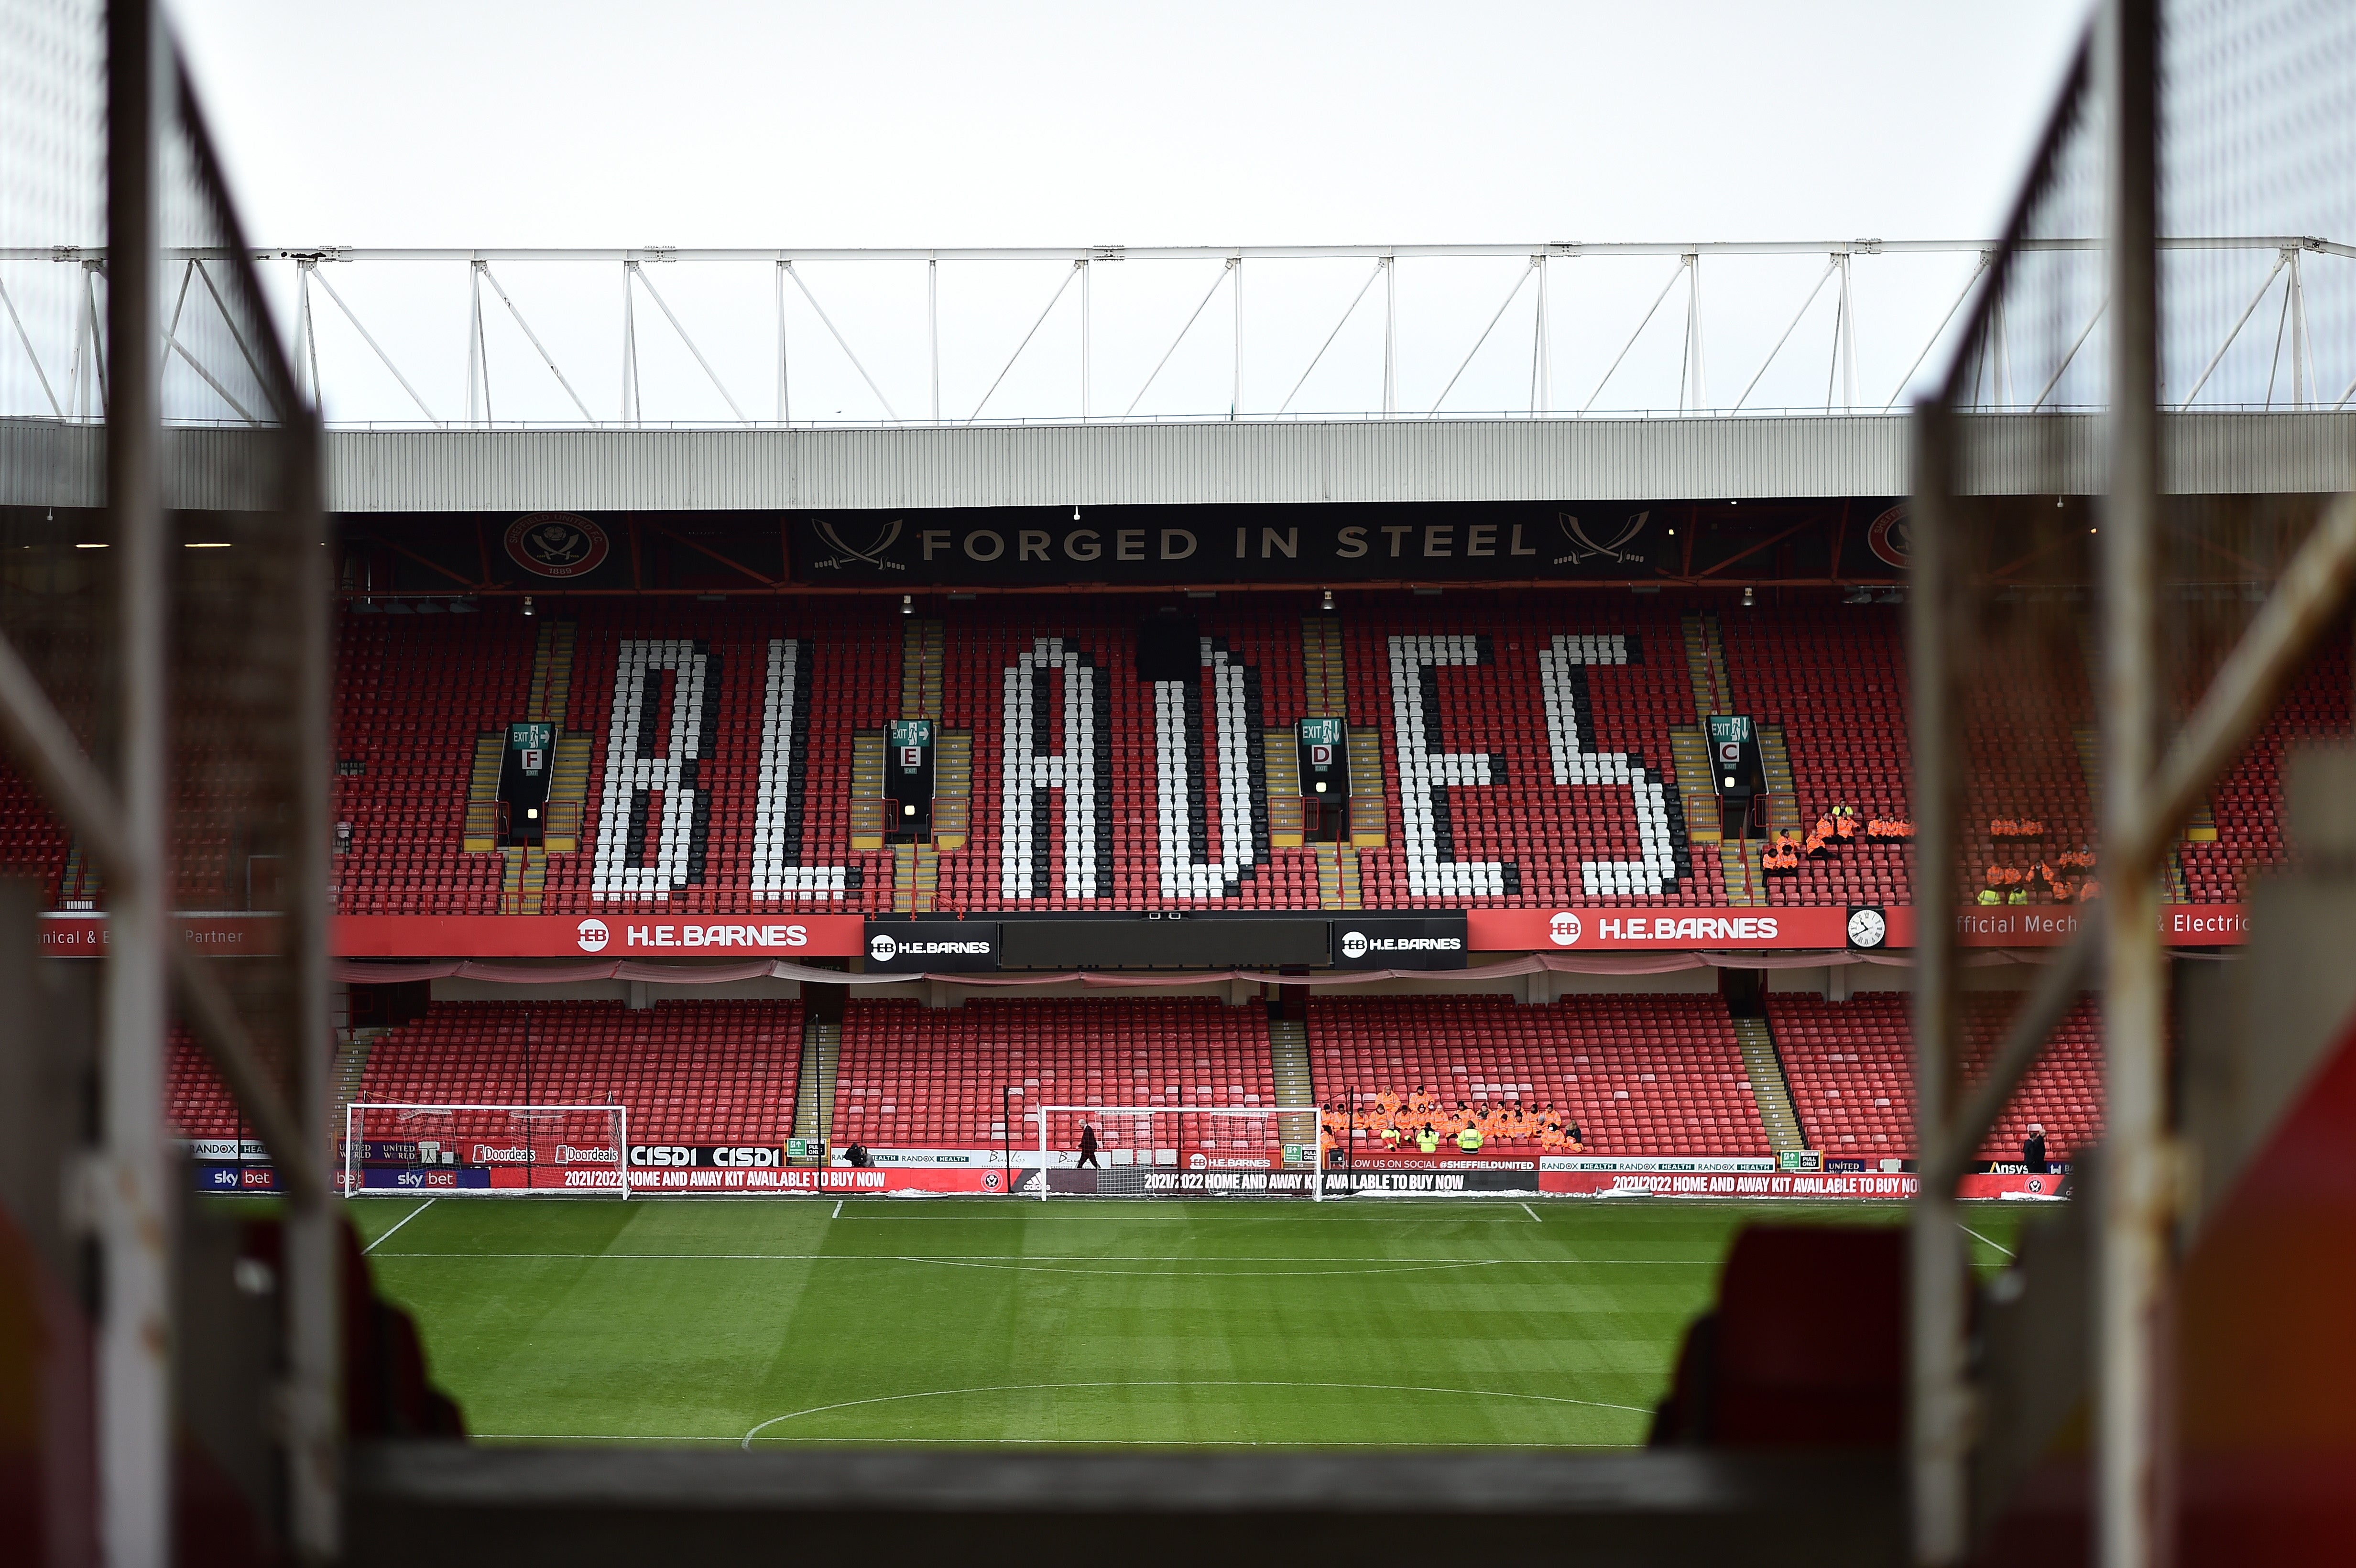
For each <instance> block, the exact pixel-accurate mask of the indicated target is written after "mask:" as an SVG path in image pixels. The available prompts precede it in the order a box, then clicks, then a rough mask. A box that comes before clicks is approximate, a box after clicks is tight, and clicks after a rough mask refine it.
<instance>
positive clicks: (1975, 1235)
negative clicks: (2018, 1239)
mask: <svg viewBox="0 0 2356 1568" xmlns="http://www.w3.org/2000/svg"><path fill="white" fill-rule="evenodd" d="M1958 1223H1959V1224H1960V1223H1961V1222H1960V1221H1958ZM1961 1228H1962V1230H1963V1232H1964V1234H1965V1235H1966V1236H1969V1237H1970V1238H1971V1239H1972V1240H1974V1241H1976V1242H1987V1244H1988V1245H1989V1246H1991V1247H1994V1248H1995V1249H1996V1250H1997V1252H2000V1253H2003V1254H2004V1255H2005V1256H2006V1257H2008V1258H2012V1257H2019V1255H2020V1254H2019V1253H2016V1252H2014V1251H2013V1250H2012V1249H2011V1248H2010V1247H2008V1246H2006V1245H2005V1244H2004V1243H2002V1242H1989V1241H1988V1239H1987V1237H1986V1236H1983V1235H1981V1234H1980V1233H1979V1232H1977V1231H1975V1230H1973V1229H1972V1228H1971V1227H1970V1226H1969V1225H1962V1226H1961Z"/></svg>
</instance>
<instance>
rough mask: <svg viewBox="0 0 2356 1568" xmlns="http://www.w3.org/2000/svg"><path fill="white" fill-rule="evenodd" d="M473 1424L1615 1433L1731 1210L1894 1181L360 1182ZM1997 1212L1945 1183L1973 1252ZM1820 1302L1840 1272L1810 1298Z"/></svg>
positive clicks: (1341, 1445)
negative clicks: (1164, 1187) (1299, 1194)
mask: <svg viewBox="0 0 2356 1568" xmlns="http://www.w3.org/2000/svg"><path fill="white" fill-rule="evenodd" d="M350 1209H351V1213H352V1215H353V1219H354V1222H355V1223H356V1224H357V1225H358V1226H359V1231H360V1238H361V1241H362V1243H363V1244H364V1245H367V1246H369V1247H370V1248H371V1251H370V1253H369V1262H370V1263H371V1264H373V1266H374V1268H375V1272H376V1277H377V1280H378V1283H379V1288H380V1290H381V1291H383V1293H384V1294H385V1295H386V1296H389V1297H391V1299H392V1300H394V1301H396V1302H398V1303H399V1304H400V1305H402V1306H403V1307H407V1308H408V1309H409V1310H410V1311H411V1312H412V1313H413V1314H415V1316H416V1317H417V1320H418V1325H419V1328H420V1329H421V1331H422V1332H423V1337H424V1340H425V1347H426V1355H427V1359H428V1362H429V1364H430V1367H431V1369H432V1373H433V1376H434V1381H436V1382H437V1383H438V1384H440V1385H441V1386H442V1387H443V1388H444V1390H446V1391H447V1392H449V1393H451V1394H452V1395H453V1396H455V1398H456V1399H457V1401H458V1403H459V1404H460V1405H461V1406H462V1407H463V1408H464V1409H465V1411H466V1423H467V1426H468V1429H469V1431H470V1432H472V1433H473V1434H474V1435H476V1436H477V1438H478V1439H481V1440H484V1441H493V1442H498V1441H507V1442H549V1441H586V1442H615V1443H644V1444H664V1445H674V1444H689V1445H693V1444H711V1445H744V1444H747V1443H749V1444H750V1445H752V1446H755V1447H765V1446H785V1445H809V1446H816V1445H853V1444H905V1445H919V1446H925V1445H932V1446H958V1447H968V1446H976V1445H980V1446H987V1445H1022V1446H1023V1447H1026V1448H1028V1447H1038V1446H1048V1447H1054V1446H1064V1447H1071V1448H1122V1449H1132V1448H1140V1447H1145V1448H1171V1449H1189V1448H1192V1449H1232V1448H1237V1447H1249V1446H1254V1445H1267V1446H1281V1447H1299V1448H1336V1449H1367V1448H1399V1449H1437V1448H1465V1447H1505V1448H1512V1447H1527V1446H1534V1445H1537V1446H1547V1447H1565V1446H1568V1447H1595V1448H1613V1447H1624V1446H1628V1445H1637V1444H1641V1443H1642V1442H1643V1441H1644V1434H1645V1431H1646V1428H1647V1425H1648V1424H1649V1422H1650V1420H1651V1413H1652V1408H1653V1406H1654V1404H1655V1402H1656V1401H1658V1400H1659V1398H1660V1397H1661V1395H1662V1393H1663V1392H1664V1391H1665V1389H1666V1387H1667V1384H1668V1379H1669V1374H1670V1371H1671V1368H1672V1364H1673V1362H1674V1360H1675V1359H1676V1349H1677V1344H1678V1340H1679V1338H1680V1336H1681V1335H1682V1334H1683V1332H1684V1329H1685V1326H1686V1324H1687V1322H1688V1321H1689V1320H1690V1319H1691V1318H1692V1317H1693V1316H1694V1315H1695V1313H1697V1312H1698V1311H1699V1310H1701V1309H1702V1307H1704V1306H1705V1305H1706V1304H1707V1302H1708V1300H1709V1299H1710V1297H1711V1296H1712V1295H1713V1294H1714V1292H1715V1289H1716V1285H1717V1279H1718V1272H1719V1264H1720V1261H1721V1260H1722V1259H1723V1257H1724V1255H1725V1253H1726V1250H1727V1247H1728V1246H1729V1244H1730V1243H1731V1241H1732V1238H1733V1235H1734V1232H1735V1231H1736V1230H1737V1229H1738V1228H1739V1227H1740V1226H1741V1225H1742V1224H1743V1223H1745V1222H1746V1221H1751V1220H1753V1219H1772V1220H1775V1221H1785V1222H1810V1223H1826V1224H1890V1223H1896V1222H1898V1221H1900V1219H1901V1216H1902V1214H1903V1212H1904V1211H1903V1208H1902V1207H1901V1206H1899V1205H1894V1204H1862V1203H1823V1204H1806V1203H1796V1202H1789V1201H1786V1202H1781V1203H1771V1204H1741V1203H1719V1202H1695V1201H1689V1200H1614V1201H1612V1202H1609V1203H1595V1202H1581V1203H1563V1202H1555V1203H1545V1202H1540V1203H1537V1204H1532V1205H1527V1206H1525V1205H1524V1204H1521V1203H1518V1202H1513V1201H1501V1200H1483V1201H1462V1200H1456V1201H1446V1200H1443V1201H1432V1202H1424V1201H1415V1200H1352V1201H1345V1202H1333V1203H1323V1204H1315V1205H1312V1204H1309V1203H1302V1202H1248V1201H1247V1202H1193V1203H1189V1202H1179V1201H1141V1202H1119V1201H1105V1200H1080V1201H1065V1202H1053V1203H1026V1202H1022V1201H1018V1200H1010V1199H994V1200H934V1201H907V1200H899V1201H894V1200H875V1199H868V1200H860V1199H852V1200H847V1201H844V1202H842V1203H841V1204H839V1205H838V1204H836V1203H834V1202H832V1201H830V1200H742V1199H737V1200H730V1199H718V1200H693V1199H668V1198H667V1199H656V1200H640V1201H632V1202H620V1201H616V1200H611V1199H605V1200H511V1201H497V1200H490V1201H486V1200H446V1199H445V1200H439V1201H435V1202H432V1203H427V1204H421V1203H420V1202H419V1201H418V1200H414V1199H405V1200H375V1199H371V1200H358V1201H355V1202H353V1203H352V1204H351V1206H350ZM2018 1222H2019V1212H2018V1211H2015V1210H2010V1209H1997V1208H1995V1207H1993V1206H1991V1207H1989V1208H1981V1209H1976V1210H1975V1211H1972V1212H1970V1213H1968V1214H1967V1215H1966V1218H1965V1223H1966V1224H1967V1225H1968V1226H1969V1227H1970V1229H1971V1230H1972V1231H1973V1232H1976V1235H1972V1236H1970V1237H1968V1238H1967V1239H1968V1241H1969V1244H1970V1246H1971V1250H1972V1255H1973V1257H1974V1258H1975V1260H1976V1262H1977V1263H1978V1264H1981V1265H1982V1266H1983V1267H1993V1266H1996V1265H1997V1264H2001V1263H2002V1262H2003V1261H2004V1258H2005V1256H2006V1253H2005V1249H2007V1248H2009V1247H2011V1246H2013V1245H2014V1243H2015V1240H2016V1237H2015V1233H2014V1232H2015V1230H2016V1228H2017V1225H2018ZM1826 1305H1827V1309H1828V1310H1829V1309H1837V1304H1834V1303H1829V1302H1828V1303H1827V1304H1826Z"/></svg>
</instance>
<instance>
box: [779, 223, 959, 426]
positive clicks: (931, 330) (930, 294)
mask: <svg viewBox="0 0 2356 1568" xmlns="http://www.w3.org/2000/svg"><path fill="white" fill-rule="evenodd" d="M777 276H778V279H779V282H778V283H777V299H778V302H779V303H778V306H777V308H778V309H780V310H783V309H784V308H785V305H784V300H785V297H786V294H785V289H786V285H785V283H784V281H783V280H784V278H785V272H784V271H783V270H782V268H781V269H780V270H779V272H778V273H777ZM925 341H926V346H927V348H928V350H929V352H930V354H931V357H932V367H933V422H934V423H935V424H938V423H940V422H941V261H940V258H939V257H937V256H936V257H933V258H931V259H930V260H928V261H926V263H925Z"/></svg>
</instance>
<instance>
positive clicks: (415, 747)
mask: <svg viewBox="0 0 2356 1568" xmlns="http://www.w3.org/2000/svg"><path fill="white" fill-rule="evenodd" d="M533 635H534V633H533V624H532V623H531V622H530V621H528V620H525V619H523V618H522V617H520V616H516V615H503V614H496V613H494V614H480V615H434V616H414V615H411V616H392V615H348V616H346V617H345V618H344V621H343V624H342V626H341V628H340V630H339V632H338V634H337V636H338V649H337V671H336V698H335V712H334V720H335V726H336V757H337V774H336V781H335V784H336V792H335V811H336V820H337V821H338V822H348V823H350V824H351V825H352V845H351V852H350V853H349V854H347V855H341V856H337V858H336V885H337V906H336V907H337V909H339V910H341V911H343V912H346V913H351V914H496V913H498V907H499V875H500V869H501V868H500V864H499V858H498V856H496V855H468V854H466V853H464V852H463V851H462V850H461V848H460V844H461V842H462V840H463V838H464V836H465V829H466V788H467V783H468V777H467V775H468V772H469V770H470V769H471V768H472V766H473V764H474V760H475V737H476V735H477V733H478V732H480V731H485V730H498V729H504V728H505V726H506V725H507V724H508V723H509V721H510V720H518V719H521V718H522V717H523V716H524V708H525V705H526V703H527V702H528V701H529V700H530V687H531V653H532V639H533Z"/></svg>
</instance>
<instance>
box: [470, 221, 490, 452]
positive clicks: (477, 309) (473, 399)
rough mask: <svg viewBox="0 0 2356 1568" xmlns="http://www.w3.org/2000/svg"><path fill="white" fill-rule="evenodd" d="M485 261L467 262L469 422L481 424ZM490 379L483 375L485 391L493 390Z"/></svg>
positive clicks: (483, 388)
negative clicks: (480, 374) (478, 380)
mask: <svg viewBox="0 0 2356 1568" xmlns="http://www.w3.org/2000/svg"><path fill="white" fill-rule="evenodd" d="M482 266H483V264H482V263H481V262H480V261H469V262H467V263H466V422H467V423H468V424H479V423H481V422H482V418H483V399H482V397H481V396H480V395H478V393H477V376H476V372H477V368H479V367H480V366H481V365H482V362H483V274H482ZM489 382H490V378H489V377H487V376H485V377H482V378H481V381H480V385H481V389H482V390H483V391H485V392H487V391H488V389H489Z"/></svg>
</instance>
